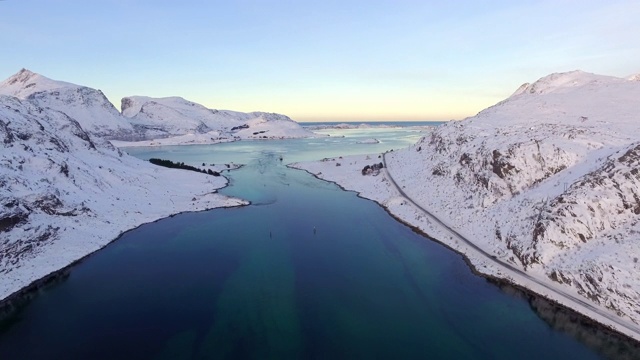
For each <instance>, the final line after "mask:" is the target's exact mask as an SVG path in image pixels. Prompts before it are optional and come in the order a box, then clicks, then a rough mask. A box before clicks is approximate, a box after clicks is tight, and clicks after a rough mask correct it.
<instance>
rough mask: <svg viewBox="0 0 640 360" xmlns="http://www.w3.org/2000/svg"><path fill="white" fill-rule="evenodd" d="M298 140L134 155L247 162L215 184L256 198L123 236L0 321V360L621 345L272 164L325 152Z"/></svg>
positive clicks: (396, 355)
mask: <svg viewBox="0 0 640 360" xmlns="http://www.w3.org/2000/svg"><path fill="white" fill-rule="evenodd" d="M314 141H315V140H314ZM303 147H304V146H303V143H296V142H292V141H283V142H251V143H236V144H221V145H216V146H209V147H197V146H189V147H175V148H172V149H170V150H169V151H167V149H136V150H130V151H132V152H135V153H136V154H137V156H141V157H150V156H154V157H164V158H169V159H171V160H174V161H178V160H180V161H184V160H186V159H189V161H190V162H192V163H196V164H197V163H199V162H213V161H218V162H222V159H226V160H227V161H226V162H231V161H233V162H236V163H240V162H243V163H245V164H246V166H244V167H243V168H241V169H240V170H238V171H234V172H232V173H231V176H232V186H230V187H228V188H226V189H224V190H223V191H222V192H224V193H226V194H229V195H234V196H242V197H244V198H246V199H248V200H251V201H252V203H253V205H251V206H247V207H242V208H234V209H216V210H212V211H206V212H200V213H187V214H181V215H177V216H174V217H171V218H168V219H164V220H162V221H159V222H156V223H154V224H149V225H144V226H141V227H139V228H137V229H135V230H133V231H130V232H128V233H126V234H124V235H123V236H122V237H121V238H120V239H119V240H118V241H116V242H114V243H113V244H111V245H109V246H108V247H106V248H105V249H103V250H101V251H99V252H98V253H96V254H94V255H93V256H91V257H89V258H88V259H87V260H85V261H83V262H82V263H80V264H79V265H77V266H75V267H74V268H73V270H72V271H71V272H70V273H69V275H68V277H66V278H65V279H64V280H63V281H61V282H59V283H57V284H55V285H54V286H51V287H49V288H47V289H45V290H44V291H42V292H41V293H40V294H39V295H38V296H36V297H35V298H34V299H32V300H30V301H28V302H27V303H26V304H25V305H24V306H22V307H21V308H20V309H19V310H18V311H16V312H15V313H14V314H12V315H11V316H10V317H8V318H6V319H4V320H3V321H1V322H0V359H124V358H136V359H209V358H210V359H247V358H249V359H267V358H270V359H300V358H305V359H306V358H310V359H353V358H363V359H369V358H381V359H413V358H434V359H540V358H576V359H594V358H599V357H600V356H601V355H600V354H602V351H605V352H607V353H608V354H611V353H614V354H616V355H619V354H625V351H627V350H626V348H625V347H623V346H622V347H621V346H620V345H619V344H615V345H614V346H611V345H609V346H608V348H605V349H603V348H602V345H601V344H600V345H598V346H599V349H598V351H600V353H598V352H596V351H594V350H593V349H591V348H590V347H588V346H587V345H585V344H584V343H582V342H580V341H579V340H578V338H580V339H581V341H585V336H584V332H583V333H578V335H570V334H568V333H565V332H562V331H559V330H557V329H556V328H557V327H561V326H564V327H566V325H567V324H561V325H554V326H551V325H550V324H549V323H547V322H545V321H543V320H541V318H540V317H539V316H538V315H536V313H535V312H534V311H532V309H531V306H530V305H529V303H528V301H527V300H526V299H525V298H523V297H522V296H521V295H520V294H518V293H517V292H515V293H514V292H505V291H503V290H501V289H500V288H498V287H497V286H495V285H493V284H491V283H489V282H487V281H486V280H485V279H483V278H481V277H478V276H475V275H473V274H472V273H471V271H470V270H469V268H468V267H467V265H466V264H465V263H464V261H463V259H462V258H461V257H460V256H459V255H457V254H455V253H454V252H452V251H450V250H448V249H446V248H444V247H442V246H440V245H438V244H437V243H435V242H432V241H429V240H428V239H426V238H424V237H422V236H420V235H418V234H416V233H414V232H413V231H412V230H411V229H409V228H407V227H406V226H404V225H402V224H400V223H398V222H396V221H395V220H393V219H392V218H391V217H390V216H389V215H388V214H387V213H386V212H385V211H384V210H383V209H382V208H381V207H380V206H378V205H377V204H375V203H373V202H371V201H368V200H365V199H361V198H359V197H357V196H356V195H355V194H354V193H351V192H345V191H342V190H340V189H339V188H338V187H337V186H335V185H333V184H330V183H326V182H323V181H320V180H317V179H315V178H313V177H312V176H310V175H309V174H307V173H305V172H302V171H297V170H292V169H288V168H286V167H285V166H284V165H283V164H282V163H281V162H280V160H279V158H280V156H283V155H284V157H285V158H287V159H297V158H303V157H311V156H322V155H323V152H322V151H315V152H314V151H310V150H303V149H301V148H303ZM295 149H298V150H300V151H301V152H302V153H305V152H306V155H301V154H299V153H295V154H294V153H290V152H289V151H294V150H295ZM345 149H350V150H349V151H350V152H357V150H358V148H357V147H355V148H354V147H353V146H352V145H351V144H347V145H345ZM239 150H242V151H239ZM232 153H233V154H235V155H233V156H232V155H230V154H232ZM225 154H227V155H229V156H227V157H225ZM241 160H242V161H241ZM576 326H580V325H579V324H570V327H571V328H575V327H576ZM585 332H589V329H586V330H585ZM590 343H591V344H593V341H591V340H590ZM627 353H628V351H627Z"/></svg>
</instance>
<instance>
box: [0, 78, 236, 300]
mask: <svg viewBox="0 0 640 360" xmlns="http://www.w3.org/2000/svg"><path fill="white" fill-rule="evenodd" d="M38 84H39V86H45V85H46V83H45V82H38ZM56 86H57V84H56ZM43 91H58V90H55V89H54V90H43ZM61 91H63V90H61ZM17 94H18V95H20V94H19V93H17ZM35 94H38V93H35ZM22 95H24V94H22ZM26 98H27V100H21V99H18V98H16V97H9V96H4V95H0V149H1V152H0V300H2V299H4V298H6V297H7V296H9V295H11V294H12V293H14V292H16V291H18V290H20V289H21V288H23V287H25V286H27V285H29V284H30V283H31V282H32V281H34V280H37V279H39V278H42V277H43V276H46V275H47V274H49V273H51V272H53V271H56V270H58V269H60V268H63V267H64V266H66V265H68V264H70V263H72V262H73V261H75V260H77V259H80V258H82V257H83V256H85V255H87V254H89V253H91V252H93V251H95V250H97V249H99V248H101V247H103V246H104V245H106V244H107V243H109V242H110V241H112V240H113V239H115V238H116V237H117V236H118V235H119V234H120V233H122V232H123V231H125V230H128V229H131V228H133V227H136V226H138V225H140V224H142V223H146V222H150V221H154V220H157V219H160V218H163V217H166V216H169V215H171V214H174V213H178V212H182V211H195V210H203V209H208V208H213V207H220V206H236V205H239V204H242V203H243V202H242V201H241V200H237V199H230V198H227V197H225V196H222V195H220V194H217V193H216V189H218V188H221V187H223V186H224V185H225V184H226V179H225V178H223V177H214V176H210V175H205V174H200V173H195V172H190V171H184V170H174V169H166V168H162V167H158V166H155V165H151V164H150V163H148V162H144V161H141V160H139V159H136V158H133V157H131V156H128V155H126V154H124V153H122V152H120V151H119V150H118V149H116V148H114V147H113V146H112V145H111V144H110V143H109V142H108V141H106V140H104V139H101V138H98V137H94V136H93V135H91V134H89V132H88V131H85V129H84V128H83V127H82V126H81V121H82V120H84V119H83V118H78V119H75V118H72V117H70V116H69V115H68V114H67V113H66V112H61V111H57V110H53V109H50V108H45V107H42V106H41V105H40V104H41V103H40V101H39V100H38V99H37V97H36V98H33V97H31V96H27V97H26ZM58 105H59V104H58ZM71 106H72V107H73V106H74V105H71ZM88 106H89V107H91V105H90V104H89V105H88ZM76 114H77V113H76Z"/></svg>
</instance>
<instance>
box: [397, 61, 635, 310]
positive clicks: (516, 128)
mask: <svg viewBox="0 0 640 360" xmlns="http://www.w3.org/2000/svg"><path fill="white" fill-rule="evenodd" d="M638 99H640V83H639V82H638V81H636V80H635V79H619V78H613V77H607V76H599V75H594V74H588V73H584V72H580V71H575V72H570V73H564V74H552V75H550V76H547V77H545V78H542V79H540V80H538V81H536V82H534V83H533V84H525V85H523V86H521V87H520V88H519V89H518V90H517V91H516V92H515V93H514V95H512V96H511V97H510V98H508V99H506V100H505V101H502V102H500V103H498V104H496V105H494V106H492V107H490V108H488V109H486V110H484V111H482V112H480V113H479V114H478V115H477V116H474V117H472V118H469V119H466V120H463V121H459V122H450V123H447V124H445V125H442V126H440V127H438V128H437V129H435V130H434V131H433V132H432V133H431V134H430V135H429V136H426V137H424V138H423V139H421V140H420V141H419V142H418V143H417V144H416V145H415V146H414V147H412V148H411V149H406V150H402V151H396V152H393V153H390V154H388V155H387V163H388V166H389V168H390V169H391V171H392V172H393V173H394V178H396V180H397V181H398V182H399V183H400V184H401V185H402V186H403V187H404V189H405V191H406V192H407V193H408V194H409V195H410V196H412V197H415V198H416V199H417V200H419V202H420V203H421V204H423V205H424V206H425V207H426V208H429V209H433V210H434V212H435V213H436V214H438V215H439V216H440V217H442V218H443V219H444V220H445V221H446V222H448V223H450V224H452V225H453V226H454V227H456V228H458V229H461V230H462V231H463V232H465V233H466V234H467V235H468V236H471V237H473V238H476V239H478V241H479V243H480V244H481V245H482V246H483V247H484V248H486V249H488V250H490V251H492V252H494V253H495V254H496V256H499V257H501V258H504V259H506V260H507V261H509V262H511V263H513V264H514V265H516V266H520V267H522V268H524V269H526V270H528V271H529V272H531V273H534V274H538V275H539V276H541V277H544V278H547V279H549V280H551V281H554V282H557V283H561V284H564V285H566V286H567V287H569V288H571V289H573V290H574V291H576V292H577V293H579V294H582V295H583V296H585V298H586V299H589V300H590V301H592V302H594V303H597V304H599V305H601V306H603V307H606V308H609V309H610V310H611V311H613V312H615V313H617V314H619V315H621V316H627V317H629V318H630V319H632V320H633V321H635V322H640V311H639V310H638V309H640V280H638V277H637V275H635V274H637V272H638V271H640V263H639V261H638V258H639V257H640V235H639V234H640V223H639V220H640V172H639V170H638V168H639V167H640V160H639V158H640V145H639V143H638V137H637V134H640V122H638V114H640V102H639V101H638ZM417 149H419V150H420V151H418V150H417ZM394 169H395V171H394ZM397 169H407V170H402V171H401V172H400V173H398V171H397Z"/></svg>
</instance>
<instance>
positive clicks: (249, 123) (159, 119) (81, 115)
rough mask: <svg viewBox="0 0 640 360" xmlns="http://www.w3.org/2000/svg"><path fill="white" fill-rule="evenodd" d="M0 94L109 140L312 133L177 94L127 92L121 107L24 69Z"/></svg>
mask: <svg viewBox="0 0 640 360" xmlns="http://www.w3.org/2000/svg"><path fill="white" fill-rule="evenodd" d="M0 94H1V95H7V96H14V97H17V98H18V99H21V100H28V101H29V102H31V103H34V104H37V105H38V106H40V107H42V108H49V109H53V110H57V111H60V112H63V113H65V114H66V115H68V116H69V117H70V118H72V119H75V120H76V121H78V123H79V124H80V125H81V126H82V128H83V129H84V130H86V131H87V132H88V133H89V134H91V135H95V136H98V137H102V138H105V139H109V140H122V141H137V140H150V139H157V138H168V137H174V136H181V135H187V134H207V135H208V137H207V139H209V140H210V142H216V141H220V140H231V139H256V138H260V139H264V138H298V137H311V136H314V134H313V133H312V132H310V131H307V130H305V129H303V128H302V127H301V126H300V125H299V124H298V123H297V122H295V121H293V120H291V119H290V118H289V117H287V116H285V115H280V114H272V113H264V112H252V113H242V112H236V111H228V110H212V109H207V108H206V107H204V106H202V105H200V104H196V103H194V102H191V101H188V100H185V99H183V98H179V97H169V98H149V97H144V96H131V97H125V98H123V99H122V113H120V112H119V111H118V110H117V109H116V108H115V107H114V106H113V104H111V103H110V102H109V100H108V99H107V98H106V97H105V95H104V94H103V93H102V92H101V91H100V90H96V89H92V88H89V87H86V86H80V85H75V84H71V83H67V82H63V81H57V80H52V79H49V78H47V77H44V76H42V75H40V74H36V73H33V72H31V71H29V70H26V69H22V70H20V71H19V72H18V73H17V74H15V75H13V76H11V77H9V78H8V79H7V80H5V81H3V82H1V83H0Z"/></svg>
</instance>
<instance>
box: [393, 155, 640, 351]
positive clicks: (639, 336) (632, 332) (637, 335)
mask: <svg viewBox="0 0 640 360" xmlns="http://www.w3.org/2000/svg"><path fill="white" fill-rule="evenodd" d="M386 155H387V153H384V154H382V162H383V164H384V169H385V174H386V175H387V178H388V179H389V180H390V182H391V184H392V185H393V186H394V187H395V188H396V190H397V191H398V193H399V194H400V195H401V196H402V197H403V198H405V199H406V200H407V201H408V202H409V203H411V204H412V205H413V206H415V207H416V208H417V209H419V210H420V211H422V212H423V213H424V215H426V216H427V217H428V218H429V219H431V220H432V221H433V222H434V223H436V224H437V225H439V226H440V227H442V228H443V229H445V230H446V231H448V232H449V233H451V235H452V236H453V237H454V238H455V239H457V240H458V241H460V242H462V243H464V244H465V245H467V246H469V247H470V248H472V249H474V250H475V251H476V252H477V253H478V254H479V255H481V256H484V257H485V260H487V261H489V262H491V263H493V264H494V265H497V266H498V268H500V269H501V270H503V271H505V270H506V271H508V272H511V273H512V274H516V275H518V276H521V277H523V278H525V279H527V280H529V281H532V282H534V283H536V284H537V285H539V286H541V287H542V288H544V289H545V290H547V291H549V292H550V293H553V294H554V295H555V296H556V297H557V298H558V299H563V300H566V301H570V302H573V303H577V304H580V305H581V306H582V307H583V308H586V309H588V310H589V311H591V312H593V313H595V314H598V315H599V316H602V317H604V318H606V319H607V320H609V321H610V322H611V323H613V324H615V325H616V326H617V327H619V329H618V331H621V330H620V329H625V330H626V331H625V333H629V334H628V335H629V336H632V337H633V338H634V339H636V340H640V327H638V326H634V325H633V324H630V323H627V322H626V321H623V320H622V319H621V318H620V317H618V316H616V315H614V314H611V313H608V312H606V311H604V310H603V309H600V308H598V307H596V306H595V305H593V304H591V303H589V302H587V301H586V300H585V299H582V298H579V297H576V296H575V295H573V294H570V293H567V292H565V291H564V290H562V289H558V288H556V287H554V286H550V285H549V284H548V283H545V282H543V281H541V280H539V279H537V278H535V277H533V276H531V275H529V274H528V273H526V272H525V271H523V270H521V269H519V268H517V267H515V266H513V265H511V264H509V263H507V262H504V261H502V260H500V259H499V258H496V257H494V256H493V255H492V254H490V253H488V252H486V251H485V250H483V249H482V248H480V247H479V246H478V245H476V244H474V243H473V242H472V241H470V240H469V239H468V238H466V237H465V236H463V235H461V234H460V233H458V232H457V231H456V230H454V229H453V228H451V227H450V226H449V225H447V224H445V223H444V222H443V221H442V220H440V219H439V218H438V217H437V216H435V215H434V214H433V213H431V212H430V211H429V210H427V209H425V208H423V207H422V206H420V205H419V204H418V203H416V202H415V201H414V200H413V199H411V198H410V197H409V196H408V195H407V194H406V193H405V192H404V191H403V190H402V188H401V187H400V186H398V184H397V183H396V181H395V179H394V178H393V176H392V175H391V171H390V169H389V167H388V166H387V159H386ZM558 299H556V300H558ZM621 332H622V331H621Z"/></svg>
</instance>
